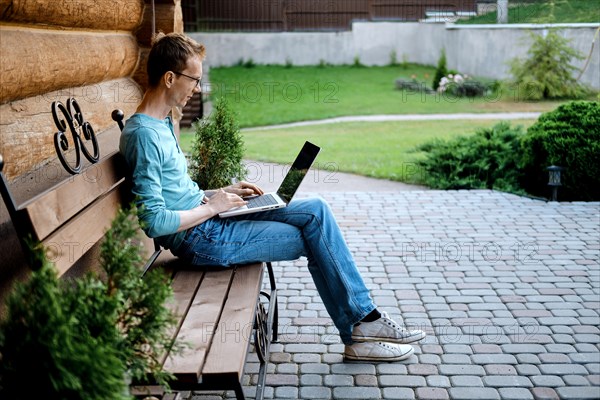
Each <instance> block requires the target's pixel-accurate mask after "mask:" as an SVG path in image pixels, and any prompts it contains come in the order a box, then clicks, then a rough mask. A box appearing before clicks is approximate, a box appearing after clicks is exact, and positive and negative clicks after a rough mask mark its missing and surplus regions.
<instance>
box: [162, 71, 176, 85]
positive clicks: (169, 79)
mask: <svg viewBox="0 0 600 400" xmlns="http://www.w3.org/2000/svg"><path fill="white" fill-rule="evenodd" d="M174 81H175V74H174V73H173V71H167V72H165V74H164V75H163V82H164V83H165V86H166V87H167V88H169V89H170V88H171V86H172V85H173V82H174Z"/></svg>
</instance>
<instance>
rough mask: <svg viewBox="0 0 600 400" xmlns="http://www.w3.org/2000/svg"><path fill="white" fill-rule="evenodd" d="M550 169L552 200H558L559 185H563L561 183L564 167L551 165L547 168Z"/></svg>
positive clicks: (549, 181)
mask: <svg viewBox="0 0 600 400" xmlns="http://www.w3.org/2000/svg"><path fill="white" fill-rule="evenodd" d="M546 170H547V171H548V186H550V187H551V188H552V198H551V199H550V200H551V201H557V199H558V187H559V186H562V184H561V183H560V173H561V172H562V171H563V170H564V168H563V167H559V166H556V165H551V166H549V167H547V168H546Z"/></svg>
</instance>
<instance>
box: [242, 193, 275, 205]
mask: <svg viewBox="0 0 600 400" xmlns="http://www.w3.org/2000/svg"><path fill="white" fill-rule="evenodd" d="M274 204H277V200H276V199H275V197H273V195H271V194H265V195H262V196H258V197H254V198H252V199H249V200H248V204H247V206H248V208H256V207H262V206H271V205H274Z"/></svg>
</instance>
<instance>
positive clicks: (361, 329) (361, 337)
mask: <svg viewBox="0 0 600 400" xmlns="http://www.w3.org/2000/svg"><path fill="white" fill-rule="evenodd" d="M425 336H426V335H425V332H423V331H421V330H418V329H417V330H414V331H409V330H407V329H404V328H403V327H401V326H400V325H399V324H397V323H396V322H394V320H392V319H390V317H389V316H388V314H387V313H386V312H385V311H382V312H381V318H379V319H378V320H376V321H373V322H361V323H360V324H357V325H355V326H354V328H353V329H352V340H353V341H355V342H378V341H383V342H392V343H403V344H407V343H413V342H417V341H419V340H421V339H423V338H425Z"/></svg>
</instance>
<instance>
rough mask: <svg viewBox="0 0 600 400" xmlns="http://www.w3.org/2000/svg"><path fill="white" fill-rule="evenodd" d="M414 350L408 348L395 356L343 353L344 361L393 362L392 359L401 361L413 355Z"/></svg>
mask: <svg viewBox="0 0 600 400" xmlns="http://www.w3.org/2000/svg"><path fill="white" fill-rule="evenodd" d="M414 352H415V350H414V349H412V348H411V349H410V351H407V352H406V353H404V354H402V355H400V356H397V357H356V356H349V355H346V354H344V361H345V362H380V363H381V362H394V361H402V360H406V359H407V358H410V356H412V355H413V353H414Z"/></svg>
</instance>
